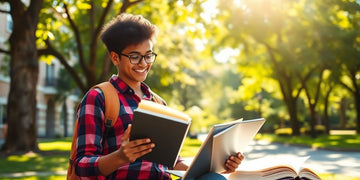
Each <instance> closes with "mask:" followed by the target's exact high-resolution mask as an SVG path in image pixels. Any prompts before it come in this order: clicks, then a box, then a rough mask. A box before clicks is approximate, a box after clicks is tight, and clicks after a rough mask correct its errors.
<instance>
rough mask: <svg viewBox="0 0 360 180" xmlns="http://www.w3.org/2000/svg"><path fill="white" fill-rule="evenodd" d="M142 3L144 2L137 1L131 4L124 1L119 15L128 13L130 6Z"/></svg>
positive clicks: (127, 0) (128, 1)
mask: <svg viewBox="0 0 360 180" xmlns="http://www.w3.org/2000/svg"><path fill="white" fill-rule="evenodd" d="M142 1H143V0H136V1H132V2H130V0H124V2H123V5H122V6H121V9H120V12H119V14H121V13H124V12H126V10H127V9H128V8H129V7H130V6H132V5H135V4H137V3H140V2H142Z"/></svg>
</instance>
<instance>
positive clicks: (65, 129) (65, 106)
mask: <svg viewBox="0 0 360 180" xmlns="http://www.w3.org/2000/svg"><path fill="white" fill-rule="evenodd" d="M62 112H63V116H64V117H63V118H64V121H63V122H64V137H68V124H69V123H68V120H69V118H68V110H67V105H66V98H65V100H64V103H63V107H62Z"/></svg>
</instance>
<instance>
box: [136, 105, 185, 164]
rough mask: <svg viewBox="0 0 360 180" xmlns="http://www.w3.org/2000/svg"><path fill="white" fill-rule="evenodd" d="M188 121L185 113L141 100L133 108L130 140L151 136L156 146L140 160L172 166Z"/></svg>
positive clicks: (182, 140)
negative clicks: (136, 106)
mask: <svg viewBox="0 0 360 180" xmlns="http://www.w3.org/2000/svg"><path fill="white" fill-rule="evenodd" d="M190 124H191V118H190V117H189V116H188V115H186V114H185V113H183V112H181V111H178V110H175V109H172V108H170V107H167V106H164V105H160V104H157V103H154V102H151V101H146V100H142V101H141V102H140V103H139V106H138V108H137V109H135V110H134V115H133V122H132V129H131V132H130V140H134V139H141V138H150V139H151V142H152V143H155V147H154V148H153V149H152V151H151V152H150V153H148V154H146V155H144V156H142V157H140V159H142V160H147V161H151V162H154V163H159V164H162V165H166V166H168V167H174V166H175V164H176V161H177V158H178V156H179V153H180V149H181V147H182V145H183V142H184V140H185V138H186V135H187V133H188V131H189V128H190Z"/></svg>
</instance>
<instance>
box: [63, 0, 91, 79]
mask: <svg viewBox="0 0 360 180" xmlns="http://www.w3.org/2000/svg"><path fill="white" fill-rule="evenodd" d="M64 9H65V13H66V15H67V19H68V21H69V23H70V26H71V28H72V30H73V31H74V34H75V39H76V47H77V50H78V53H79V63H80V67H81V69H82V70H83V71H84V73H85V76H86V77H88V76H89V75H90V72H89V69H88V68H87V66H86V64H85V59H84V51H83V48H82V42H81V38H80V32H79V29H78V28H77V26H76V24H75V23H74V21H73V20H72V19H71V16H70V13H69V9H68V8H67V5H66V3H64Z"/></svg>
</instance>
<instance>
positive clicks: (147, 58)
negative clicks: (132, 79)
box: [119, 52, 157, 65]
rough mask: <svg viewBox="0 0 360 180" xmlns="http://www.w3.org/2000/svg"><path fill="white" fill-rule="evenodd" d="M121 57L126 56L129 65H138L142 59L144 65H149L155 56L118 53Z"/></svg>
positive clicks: (152, 53)
mask: <svg viewBox="0 0 360 180" xmlns="http://www.w3.org/2000/svg"><path fill="white" fill-rule="evenodd" d="M119 54H120V55H122V56H126V57H128V58H129V60H130V63H131V64H135V65H136V64H140V63H141V60H142V59H143V58H144V60H145V62H146V64H151V63H153V62H154V61H155V59H156V56H157V54H156V53H154V52H151V53H148V54H145V55H140V54H138V53H132V54H123V53H119Z"/></svg>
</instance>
